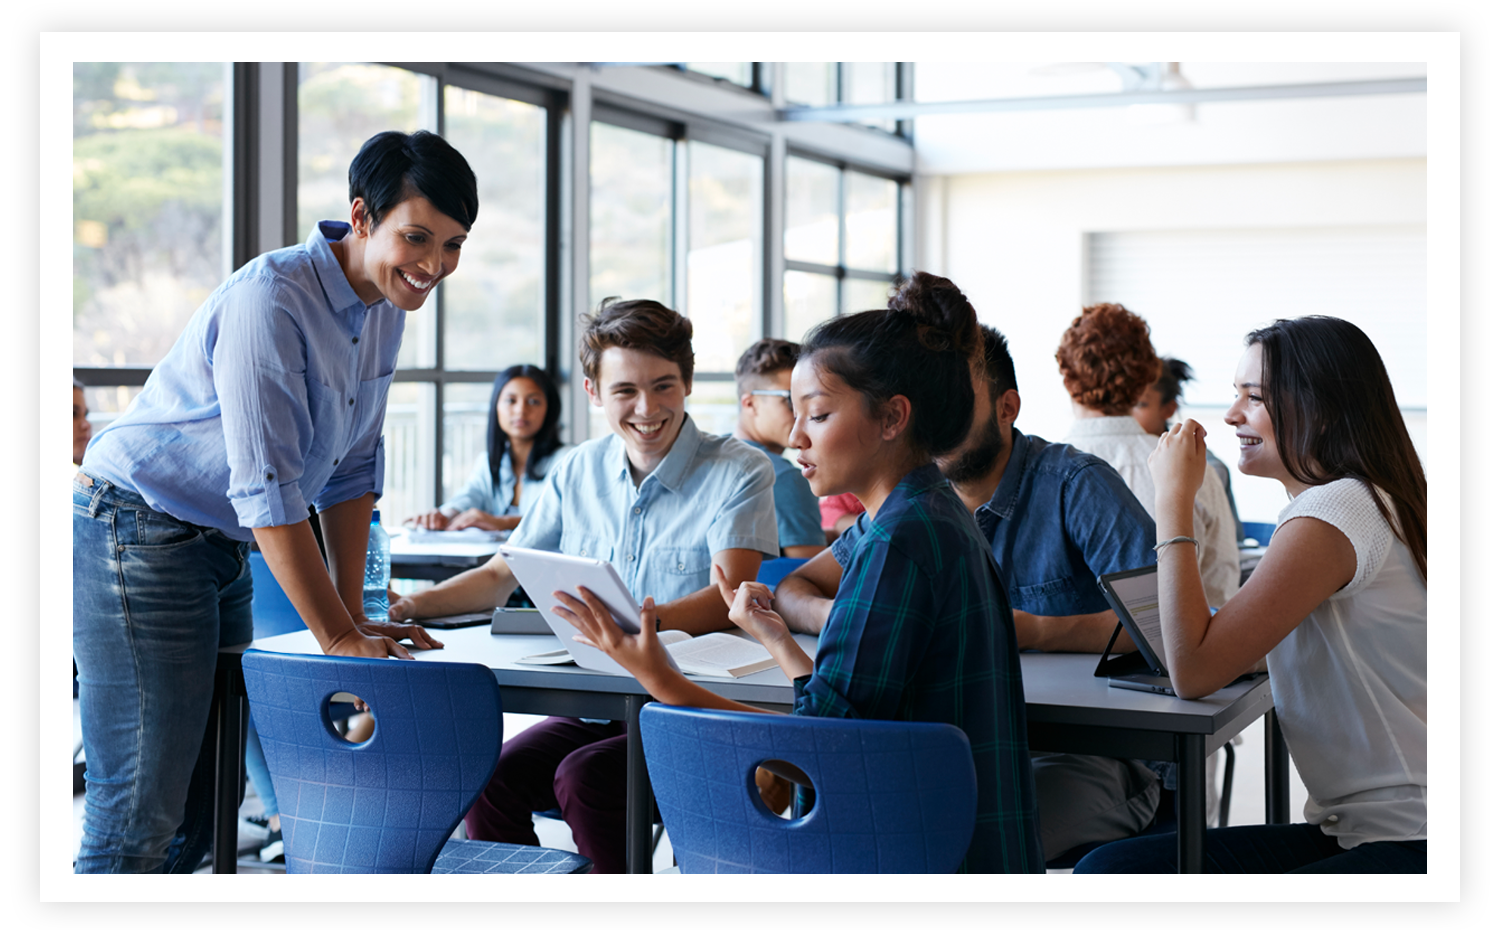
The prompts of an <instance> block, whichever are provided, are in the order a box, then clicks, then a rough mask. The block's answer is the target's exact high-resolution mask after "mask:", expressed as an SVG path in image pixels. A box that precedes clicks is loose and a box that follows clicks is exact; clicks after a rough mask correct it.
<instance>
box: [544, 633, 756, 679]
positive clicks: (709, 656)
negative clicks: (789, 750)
mask: <svg viewBox="0 0 1500 930" xmlns="http://www.w3.org/2000/svg"><path fill="white" fill-rule="evenodd" d="M657 638H658V639H660V640H661V642H662V645H664V646H666V647H667V654H668V655H670V656H671V657H672V661H673V662H675V663H676V664H677V668H678V669H679V670H680V671H682V673H683V674H685V675H702V676H704V677H708V678H744V677H745V676H746V675H753V674H755V673H756V672H760V671H764V670H766V669H768V668H775V667H776V660H775V659H774V658H772V656H771V653H769V652H767V651H766V647H765V646H762V645H761V644H760V643H758V642H756V641H755V640H753V639H745V638H744V637H741V636H734V635H732V634H729V633H705V634H703V635H702V636H689V635H688V634H686V633H684V632H682V631H681V630H663V631H662V632H661V634H660V635H659V636H658V637H657ZM572 661H573V657H572V656H570V655H569V654H568V650H566V649H558V650H556V651H555V652H543V653H541V654H539V655H534V656H526V657H525V658H523V659H517V660H516V664H518V665H566V664H569V663H571V662H572Z"/></svg>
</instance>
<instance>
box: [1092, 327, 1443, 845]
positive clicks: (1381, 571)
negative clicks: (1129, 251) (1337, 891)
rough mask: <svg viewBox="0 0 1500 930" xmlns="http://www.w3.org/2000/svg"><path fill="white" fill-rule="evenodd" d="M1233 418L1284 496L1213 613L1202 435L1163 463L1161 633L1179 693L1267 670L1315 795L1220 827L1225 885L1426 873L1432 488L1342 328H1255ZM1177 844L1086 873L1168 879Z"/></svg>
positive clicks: (1378, 377)
mask: <svg viewBox="0 0 1500 930" xmlns="http://www.w3.org/2000/svg"><path fill="white" fill-rule="evenodd" d="M1246 342H1247V344H1248V346H1249V348H1248V349H1247V350H1246V352H1245V355H1244V358H1243V359H1242V360H1241V361H1240V365H1239V371H1238V372H1237V373H1236V374H1235V379H1234V381H1235V390H1236V393H1237V395H1238V396H1237V398H1236V400H1235V402H1234V404H1233V405H1232V406H1231V407H1230V408H1229V413H1228V415H1226V416H1225V417H1224V422H1226V423H1228V424H1229V425H1230V426H1232V427H1234V430H1235V434H1236V435H1237V436H1238V437H1239V440H1240V461H1239V469H1240V471H1241V473H1243V474H1246V475H1254V476H1257V477H1262V478H1271V479H1274V480H1276V481H1279V482H1280V483H1281V484H1282V486H1283V487H1285V488H1286V492H1287V494H1288V496H1289V497H1290V498H1291V502H1290V503H1289V504H1287V506H1286V508H1285V509H1284V510H1282V512H1281V518H1280V520H1279V522H1278V525H1277V528H1276V532H1275V534H1274V535H1273V536H1272V537H1271V544H1270V546H1269V547H1267V549H1266V554H1265V557H1264V558H1263V559H1261V561H1260V564H1259V565H1258V566H1257V567H1256V569H1255V572H1254V573H1253V574H1252V575H1251V576H1250V580H1249V581H1247V582H1246V583H1245V587H1244V590H1242V591H1240V593H1238V594H1236V595H1235V596H1234V597H1233V598H1232V599H1231V600H1230V601H1229V602H1228V603H1227V604H1225V605H1224V606H1223V607H1222V608H1220V609H1219V611H1218V612H1217V613H1215V614H1213V615H1212V621H1210V612H1209V609H1208V604H1207V603H1206V602H1205V600H1204V596H1203V584H1202V581H1201V580H1200V579H1199V576H1198V567H1197V562H1196V560H1195V559H1194V558H1193V556H1192V550H1193V548H1194V547H1193V545H1192V543H1193V539H1192V537H1191V536H1190V534H1191V532H1192V521H1191V517H1190V514H1191V511H1192V501H1193V488H1194V487H1196V486H1197V485H1198V484H1199V483H1201V482H1202V481H1203V469H1204V457H1205V446H1204V442H1203V427H1202V426H1200V425H1199V424H1198V423H1197V422H1195V421H1193V420H1188V421H1186V422H1185V423H1182V424H1179V425H1176V426H1173V427H1172V428H1171V429H1170V430H1168V431H1167V432H1166V433H1165V434H1163V436H1162V437H1161V440H1160V443H1159V445H1158V447H1157V450H1156V452H1155V453H1154V454H1153V455H1152V456H1151V471H1152V474H1153V475H1154V476H1155V478H1156V527H1157V536H1158V538H1159V539H1160V540H1161V542H1160V543H1158V545H1157V551H1158V553H1159V561H1160V568H1159V569H1158V572H1159V574H1158V579H1159V580H1158V587H1159V593H1160V597H1161V627H1162V636H1163V639H1164V640H1165V642H1166V655H1165V656H1164V657H1163V658H1164V659H1165V661H1166V663H1167V670H1168V672H1170V674H1171V676H1172V685H1173V687H1174V688H1175V689H1176V691H1177V693H1178V694H1179V695H1181V696H1182V697H1187V698H1192V697H1199V696H1201V695H1204V694H1209V693H1211V692H1213V691H1215V690H1217V689H1219V688H1221V687H1223V686H1224V685H1226V684H1228V683H1229V682H1230V681H1232V680H1234V678H1235V677H1237V676H1238V675H1239V674H1240V672H1242V671H1244V669H1246V668H1247V667H1249V666H1250V665H1251V664H1252V663H1254V662H1256V661H1258V660H1260V659H1262V658H1264V659H1265V660H1266V664H1267V666H1268V667H1269V669H1270V673H1271V692H1272V694H1273V696H1274V697H1275V699H1276V718H1277V720H1278V721H1279V722H1280V723H1281V727H1282V730H1283V732H1285V734H1286V742H1287V747H1288V748H1289V749H1290V750H1291V754H1292V757H1293V758H1294V759H1295V760H1296V762H1297V771H1298V773H1299V774H1300V775H1301V776H1302V780H1303V781H1304V782H1306V784H1307V792H1308V799H1307V805H1306V807H1305V809H1304V813H1305V815H1306V818H1307V822H1305V823H1299V824H1262V825H1255V826H1243V827H1227V828H1224V829H1218V830H1210V831H1209V832H1208V838H1207V842H1206V843H1205V845H1204V855H1203V860H1204V866H1205V869H1206V871H1213V872H1297V873H1322V874H1330V873H1353V872H1359V873H1369V872H1426V871H1427V816H1428V814H1427V477H1426V474H1425V473H1424V471H1423V469H1422V463H1421V460H1420V459H1418V458H1417V452H1416V448H1415V447H1414V446H1413V445H1412V441H1411V437H1410V435H1408V433H1407V431H1406V425H1405V423H1404V422H1403V421H1402V418H1401V411H1400V409H1399V408H1398V407H1397V406H1396V395H1395V393H1394V392H1393V391H1392V390H1391V382H1390V378H1389V377H1388V376H1387V375H1386V370H1385V365H1384V364H1383V363H1382V362H1381V360H1380V354H1379V352H1377V351H1376V349H1375V346H1374V344H1373V343H1371V342H1370V340H1369V338H1368V337H1367V336H1366V335H1365V334H1364V333H1363V332H1361V331H1360V329H1359V327H1357V326H1355V325H1354V324H1352V323H1349V322H1346V321H1344V320H1340V319H1335V318H1333V317H1318V316H1313V317H1303V318H1301V319H1297V320H1277V321H1276V322H1275V323H1274V324H1272V325H1271V326H1268V327H1266V328H1265V329H1260V330H1256V331H1255V332H1252V333H1251V334H1250V335H1249V336H1248V337H1247V338H1246ZM1176 844H1177V838H1176V837H1175V836H1172V835H1164V836H1154V837H1141V838H1137V839H1133V840H1121V841H1119V842H1118V843H1111V844H1109V845H1107V846H1102V847H1100V848H1099V849H1097V850H1095V851H1094V852H1092V853H1090V854H1089V855H1088V856H1086V857H1085V858H1084V859H1083V860H1082V861H1080V862H1079V863H1078V869H1077V871H1079V872H1158V871H1162V872H1165V871H1173V870H1174V868H1173V864H1174V862H1175V855H1176Z"/></svg>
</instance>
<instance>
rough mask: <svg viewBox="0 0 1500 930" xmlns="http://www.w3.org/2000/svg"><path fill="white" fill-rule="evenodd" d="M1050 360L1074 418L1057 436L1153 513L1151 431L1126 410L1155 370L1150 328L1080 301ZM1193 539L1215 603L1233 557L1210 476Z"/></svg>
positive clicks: (1226, 594) (1224, 504)
mask: <svg viewBox="0 0 1500 930" xmlns="http://www.w3.org/2000/svg"><path fill="white" fill-rule="evenodd" d="M1057 365H1058V368H1059V369H1061V371H1062V376H1063V386H1064V387H1065V388H1067V390H1068V394H1069V396H1071V397H1072V398H1073V415H1074V416H1075V417H1076V418H1077V419H1076V421H1075V422H1074V424H1073V428H1072V430H1071V431H1069V433H1068V435H1066V436H1065V437H1063V441H1064V442H1067V443H1070V444H1072V445H1073V446H1075V447H1077V448H1079V449H1082V450H1083V451H1084V452H1090V453H1092V454H1094V455H1097V456H1099V457H1100V458H1102V459H1104V460H1105V461H1106V462H1108V463H1109V464H1111V465H1113V466H1114V468H1115V470H1116V471H1118V472H1119V473H1120V476H1121V477H1122V478H1124V479H1125V483H1126V484H1128V485H1129V486H1130V490H1131V491H1133V492H1134V493H1135V496H1136V497H1137V498H1139V499H1140V502H1141V504H1142V505H1144V506H1145V508H1146V511H1147V512H1148V513H1150V514H1151V516H1152V518H1153V519H1155V517H1156V485H1155V483H1154V482H1153V481H1152V480H1151V472H1150V470H1149V469H1148V468H1147V467H1146V459H1147V458H1149V457H1150V455H1151V453H1152V451H1154V450H1155V449H1156V437H1155V436H1152V435H1149V434H1148V433H1147V432H1146V431H1145V430H1143V429H1141V426H1140V424H1139V423H1137V422H1136V421H1135V418H1134V417H1132V416H1131V415H1130V410H1131V408H1132V407H1134V406H1135V405H1136V402H1137V401H1139V400H1140V399H1141V395H1142V394H1144V393H1145V392H1146V390H1147V389H1148V388H1150V387H1151V386H1152V385H1154V384H1156V379H1157V378H1158V377H1160V376H1161V361H1160V360H1159V359H1158V358H1157V356H1156V350H1155V349H1154V348H1153V347H1152V345H1151V327H1149V326H1147V325H1146V321H1145V320H1143V319H1141V318H1140V317H1138V316H1136V315H1135V314H1134V313H1131V312H1130V311H1129V310H1126V309H1125V308H1124V307H1122V306H1120V305H1119V304H1094V305H1093V306H1089V307H1084V308H1083V312H1082V313H1080V314H1079V315H1078V317H1077V318H1075V319H1074V320H1073V322H1072V324H1070V325H1069V326H1068V328H1067V330H1066V331H1065V332H1064V333H1063V337H1062V344H1061V345H1059V346H1058V348H1057ZM1193 538H1194V539H1196V540H1198V544H1199V548H1198V568H1199V571H1200V572H1201V573H1202V576H1203V589H1204V593H1205V594H1207V595H1208V602H1209V604H1211V605H1213V606H1215V607H1219V606H1222V605H1223V604H1224V603H1225V602H1226V601H1228V600H1229V598H1230V597H1231V596H1233V595H1234V593H1235V592H1236V591H1238V590H1239V588H1240V559H1239V547H1238V545H1237V544H1236V542H1235V538H1234V512H1233V511H1232V510H1230V508H1229V498H1228V497H1226V496H1225V494H1224V487H1223V485H1221V484H1219V483H1218V482H1216V481H1205V482H1204V483H1203V486H1202V487H1200V488H1199V489H1198V493H1197V496H1196V498H1195V501H1194V506H1193Z"/></svg>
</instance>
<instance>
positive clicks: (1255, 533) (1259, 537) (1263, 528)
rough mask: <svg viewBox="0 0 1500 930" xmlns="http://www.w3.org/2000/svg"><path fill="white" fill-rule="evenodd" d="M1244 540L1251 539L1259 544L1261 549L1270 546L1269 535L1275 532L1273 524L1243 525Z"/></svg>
mask: <svg viewBox="0 0 1500 930" xmlns="http://www.w3.org/2000/svg"><path fill="white" fill-rule="evenodd" d="M1242 525H1243V526H1244V527H1245V538H1246V539H1253V540H1255V541H1256V542H1258V543H1260V545H1261V548H1265V547H1266V546H1269V545H1270V544H1271V534H1272V533H1274V532H1276V524H1274V523H1245V524H1242Z"/></svg>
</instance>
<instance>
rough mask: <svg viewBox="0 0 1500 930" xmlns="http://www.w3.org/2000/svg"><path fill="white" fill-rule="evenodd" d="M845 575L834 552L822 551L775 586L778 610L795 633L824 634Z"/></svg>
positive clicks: (776, 607)
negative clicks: (835, 595)
mask: <svg viewBox="0 0 1500 930" xmlns="http://www.w3.org/2000/svg"><path fill="white" fill-rule="evenodd" d="M843 574H844V570H843V569H842V568H841V567H840V566H839V563H838V559H836V558H834V557H833V550H832V549H823V550H822V551H820V552H819V553H818V554H817V555H815V556H813V557H812V558H811V559H809V560H808V561H807V562H805V563H803V564H802V565H799V566H797V568H796V569H795V570H794V571H792V572H791V574H789V575H787V576H786V577H785V578H783V579H781V583H780V584H778V585H777V586H776V603H775V610H776V612H777V613H779V614H781V618H782V619H783V620H785V621H786V625H787V627H788V628H789V629H790V630H791V631H792V632H794V633H812V634H817V633H819V632H821V631H822V629H823V625H824V624H825V623H827V622H828V612H829V611H830V610H831V609H832V608H833V596H834V594H836V593H838V589H839V581H840V579H842V578H843Z"/></svg>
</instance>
